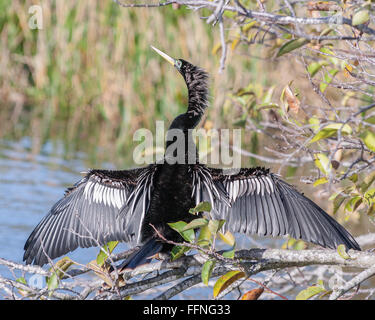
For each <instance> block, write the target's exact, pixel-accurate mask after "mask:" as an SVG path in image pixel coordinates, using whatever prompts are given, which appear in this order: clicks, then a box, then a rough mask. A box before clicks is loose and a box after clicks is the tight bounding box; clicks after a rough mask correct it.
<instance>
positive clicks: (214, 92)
mask: <svg viewBox="0 0 375 320" xmlns="http://www.w3.org/2000/svg"><path fill="white" fill-rule="evenodd" d="M268 3H269V4H270V6H271V8H272V3H273V2H272V3H271V2H268ZM34 4H39V5H40V6H41V7H42V10H43V27H42V29H31V28H30V27H29V19H30V17H31V14H30V13H29V11H28V10H29V8H30V7H31V6H32V5H34ZM253 5H254V6H256V5H255V2H254V3H253ZM201 16H202V12H200V13H198V12H193V11H192V10H188V9H187V8H186V7H183V6H181V7H180V6H173V7H172V6H168V7H164V8H155V9H152V10H148V9H125V8H120V7H119V6H118V5H117V4H116V3H114V2H113V1H99V0H91V1H73V0H65V1H40V2H39V3H35V1H28V0H25V1H19V0H13V1H12V0H2V1H1V2H0V256H1V257H3V258H7V259H11V260H14V261H16V262H21V261H22V255H23V245H24V242H25V240H26V238H27V236H28V235H29V233H30V232H31V231H32V229H33V228H34V227H35V226H36V224H37V223H38V222H39V221H40V219H41V218H42V217H43V216H44V215H45V214H46V213H47V212H48V210H49V208H50V207H51V206H52V205H53V204H54V203H55V202H56V201H57V200H58V199H59V198H60V197H61V196H62V195H63V193H64V190H65V188H66V187H68V186H70V185H72V184H73V183H75V182H76V181H78V180H79V179H80V177H81V175H80V172H82V171H86V170H87V169H88V168H107V169H125V168H129V167H134V166H135V164H134V163H133V149H134V147H135V144H134V142H133V133H134V132H135V130H137V129H139V128H148V129H150V130H151V131H152V132H154V130H155V121H156V120H165V121H166V126H167V125H168V124H169V123H170V121H171V120H173V119H174V117H175V116H176V115H177V114H179V113H182V112H184V111H185V108H186V105H187V91H186V88H185V84H184V81H183V79H182V78H181V77H180V76H179V75H178V73H177V72H176V71H175V70H174V68H171V66H170V65H169V64H167V63H165V62H164V61H162V60H161V59H160V57H159V56H158V55H156V54H155V53H154V52H153V51H152V50H151V49H150V45H153V46H155V47H157V48H160V49H161V50H163V51H165V52H166V53H168V54H169V55H171V56H173V57H176V58H183V59H185V60H188V61H190V62H192V63H193V64H197V65H199V66H201V67H203V68H204V69H206V70H207V71H208V72H209V74H210V107H209V109H208V110H207V113H206V117H205V119H204V121H203V122H202V126H203V127H204V128H243V129H244V133H243V139H242V140H243V145H242V149H243V150H245V151H246V152H248V153H247V154H246V152H245V154H244V156H243V160H242V166H253V165H263V166H266V167H271V168H272V169H273V170H274V171H276V172H277V171H279V169H280V162H278V161H276V156H275V153H272V152H270V150H267V149H265V148H264V146H267V147H268V148H269V149H277V147H278V145H279V144H280V143H281V142H280V141H278V140H275V139H274V138H275V136H274V135H277V134H279V133H277V132H276V133H275V132H274V133H273V135H265V134H264V133H263V132H262V130H257V129H259V127H260V126H261V122H262V121H265V120H270V119H274V118H277V114H276V113H275V112H274V111H272V107H273V106H277V105H278V104H280V98H279V97H280V95H281V94H282V93H283V92H284V93H285V88H286V86H288V84H291V83H293V84H297V86H298V89H296V91H297V93H299V94H300V95H299V97H300V100H301V101H302V102H303V104H304V105H306V106H316V105H319V104H321V103H322V102H321V100H319V99H318V98H317V95H316V94H315V93H314V91H313V90H312V88H311V85H310V82H309V79H308V78H307V77H306V75H305V68H304V65H303V64H302V63H300V62H298V61H297V59H294V56H293V55H292V56H290V55H289V56H284V57H281V58H279V59H276V58H275V53H276V52H277V51H275V50H277V49H280V47H281V46H282V44H283V41H284V40H285V39H287V38H285V39H283V38H281V40H280V39H273V40H272V42H269V43H268V42H267V41H265V42H264V43H262V45H258V44H257V43H255V42H254V43H253V45H252V46H242V47H241V46H239V43H238V42H239V41H238V39H239V34H238V29H237V28H234V27H233V26H232V25H229V24H227V25H226V30H225V32H226V36H227V38H228V42H227V45H228V46H227V49H228V52H227V57H226V64H225V69H224V70H223V72H219V69H220V59H221V50H222V48H221V44H220V43H221V42H220V33H219V28H218V27H217V26H215V27H213V26H211V25H209V24H206V23H205V21H204V20H202V19H201V18H200V17H201ZM232 18H233V17H231V16H230V15H229V14H228V15H227V19H232ZM241 28H242V29H241V31H242V32H245V31H246V30H244V27H243V25H242V26H241ZM250 29H251V27H249V28H248V30H250ZM246 32H247V31H246ZM259 38H261V37H260V36H259ZM249 39H250V36H249ZM249 39H248V40H249ZM249 41H250V40H249ZM342 70H343V68H342V67H340V72H341V71H342ZM342 77H344V76H343V75H342ZM301 93H302V97H301ZM327 96H328V97H329V99H330V101H331V103H332V104H333V105H335V104H336V103H339V104H340V103H342V99H343V95H342V93H341V92H339V91H338V90H335V88H330V89H329V90H327ZM347 100H349V98H347ZM353 101H357V102H358V100H353ZM353 103H354V102H353ZM265 106H267V107H268V106H270V108H271V109H269V110H268V109H267V108H266V110H265V111H264V110H262V108H263V107H265ZM257 108H258V109H257ZM311 110H313V107H312V109H311ZM249 117H250V118H251V123H250V124H249V121H250V120H249V119H248V118H249ZM254 123H255V125H254ZM257 125H259V127H257ZM254 154H256V155H258V156H260V157H255V156H253V155H254ZM262 157H264V159H263V158H262ZM263 160H265V161H263ZM273 160H274V161H273ZM316 171H317V168H316V166H315V165H314V163H313V161H312V160H311V159H310V160H308V161H302V162H300V164H299V165H296V162H295V163H294V166H289V165H283V166H282V168H281V169H280V173H281V174H282V175H283V176H284V177H285V179H287V180H288V181H289V182H290V183H293V184H295V185H297V186H298V187H299V189H302V190H303V191H305V192H306V193H307V195H308V196H309V197H311V198H312V199H313V200H314V201H316V202H318V203H319V204H320V205H321V206H322V207H323V208H324V209H326V210H328V211H329V212H332V209H333V202H331V201H327V199H328V197H329V196H330V195H331V194H332V193H333V191H334V188H333V189H332V188H323V187H322V188H320V187H313V186H312V185H311V184H310V185H307V184H306V183H304V182H301V181H300V180H301V176H303V177H305V178H308V177H310V176H313V175H314V176H316ZM352 211H353V210H352ZM336 219H338V220H339V221H340V222H341V223H343V224H344V225H345V226H346V227H347V228H348V229H349V230H350V231H351V232H352V233H353V234H354V235H359V234H364V233H368V232H370V231H371V230H372V231H373V230H374V227H373V225H372V223H371V222H369V221H370V220H369V219H368V218H367V217H365V218H360V215H359V214H358V213H356V212H351V214H350V215H348V214H347V212H346V213H345V211H344V210H339V211H338V213H337V214H336ZM268 241H269V240H264V242H263V244H264V245H270V246H278V247H280V246H281V245H282V244H283V243H284V242H285V239H284V240H283V239H282V240H275V241H273V240H272V241H273V242H268ZM84 252H85V254H86V253H87V259H89V257H91V258H92V257H93V256H94V255H95V254H94V252H97V249H92V250H91V249H88V250H85V251H84ZM85 254H84V255H85ZM73 257H82V254H81V253H75V254H74V255H73Z"/></svg>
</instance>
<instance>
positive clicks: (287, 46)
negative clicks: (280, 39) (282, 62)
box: [276, 38, 309, 57]
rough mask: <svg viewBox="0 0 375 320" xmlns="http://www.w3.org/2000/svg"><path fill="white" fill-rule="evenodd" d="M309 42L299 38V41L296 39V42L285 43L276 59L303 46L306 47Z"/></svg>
mask: <svg viewBox="0 0 375 320" xmlns="http://www.w3.org/2000/svg"><path fill="white" fill-rule="evenodd" d="M308 42H309V40H307V39H305V38H298V39H294V40H291V41H288V42H287V43H285V44H284V45H283V46H282V47H281V48H280V49H279V52H278V53H277V55H276V57H281V56H282V55H284V54H286V53H288V52H291V51H293V50H295V49H298V48H300V47H302V46H304V45H305V44H306V43H308Z"/></svg>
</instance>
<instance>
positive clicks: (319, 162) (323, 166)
mask: <svg viewBox="0 0 375 320" xmlns="http://www.w3.org/2000/svg"><path fill="white" fill-rule="evenodd" d="M315 165H316V166H317V167H318V169H319V170H320V171H321V172H322V173H324V174H325V175H327V174H328V173H329V172H330V171H331V169H332V165H331V163H330V162H329V159H328V157H327V156H326V155H325V154H324V153H318V154H316V155H315Z"/></svg>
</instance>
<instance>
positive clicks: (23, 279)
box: [16, 277, 27, 284]
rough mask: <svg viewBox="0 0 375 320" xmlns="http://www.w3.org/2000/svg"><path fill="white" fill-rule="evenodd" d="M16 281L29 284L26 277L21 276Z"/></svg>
mask: <svg viewBox="0 0 375 320" xmlns="http://www.w3.org/2000/svg"><path fill="white" fill-rule="evenodd" d="M16 281H17V282H19V283H22V284H27V282H26V279H25V278H24V277H19V278H17V279H16Z"/></svg>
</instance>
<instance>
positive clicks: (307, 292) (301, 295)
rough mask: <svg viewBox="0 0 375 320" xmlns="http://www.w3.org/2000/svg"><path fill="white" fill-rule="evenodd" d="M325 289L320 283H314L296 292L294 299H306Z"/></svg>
mask: <svg viewBox="0 0 375 320" xmlns="http://www.w3.org/2000/svg"><path fill="white" fill-rule="evenodd" d="M325 291H326V289H325V288H324V287H322V286H321V285H315V286H311V287H308V288H307V289H304V290H302V291H301V292H300V293H298V294H297V296H296V300H308V299H310V298H312V297H313V296H316V295H317V294H319V293H322V292H325Z"/></svg>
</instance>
